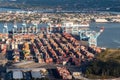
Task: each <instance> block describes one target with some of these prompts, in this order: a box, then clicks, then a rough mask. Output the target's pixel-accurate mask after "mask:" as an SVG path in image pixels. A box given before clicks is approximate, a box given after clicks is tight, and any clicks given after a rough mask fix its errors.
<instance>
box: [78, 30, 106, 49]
mask: <svg viewBox="0 0 120 80" xmlns="http://www.w3.org/2000/svg"><path fill="white" fill-rule="evenodd" d="M103 31H104V28H101V29H100V31H99V32H96V31H92V30H80V31H79V35H80V40H87V41H88V44H89V46H95V47H96V46H97V38H98V36H99V35H100V34H101V33H102V32H103Z"/></svg>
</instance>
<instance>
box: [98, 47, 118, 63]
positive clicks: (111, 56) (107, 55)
mask: <svg viewBox="0 0 120 80" xmlns="http://www.w3.org/2000/svg"><path fill="white" fill-rule="evenodd" d="M97 59H99V60H101V61H104V62H105V61H116V62H118V63H120V49H107V50H106V51H104V52H102V53H100V54H98V56H97Z"/></svg>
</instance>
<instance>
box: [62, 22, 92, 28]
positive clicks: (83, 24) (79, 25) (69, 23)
mask: <svg viewBox="0 0 120 80" xmlns="http://www.w3.org/2000/svg"><path fill="white" fill-rule="evenodd" d="M63 26H66V27H89V26H90V25H89V23H88V22H80V23H74V22H64V23H63Z"/></svg>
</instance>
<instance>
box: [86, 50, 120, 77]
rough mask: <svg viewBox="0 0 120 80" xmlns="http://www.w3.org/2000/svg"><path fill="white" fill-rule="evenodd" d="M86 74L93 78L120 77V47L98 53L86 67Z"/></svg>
mask: <svg viewBox="0 0 120 80" xmlns="http://www.w3.org/2000/svg"><path fill="white" fill-rule="evenodd" d="M85 75H86V77H88V78H92V79H97V78H101V79H105V78H116V77H120V49H107V50H106V51H104V52H102V53H101V54H98V56H97V59H96V60H95V61H92V62H90V64H89V65H88V67H87V68H86V72H85Z"/></svg>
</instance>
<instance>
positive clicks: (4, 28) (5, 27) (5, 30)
mask: <svg viewBox="0 0 120 80" xmlns="http://www.w3.org/2000/svg"><path fill="white" fill-rule="evenodd" d="M3 33H8V26H7V23H5V24H4V26H3Z"/></svg>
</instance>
